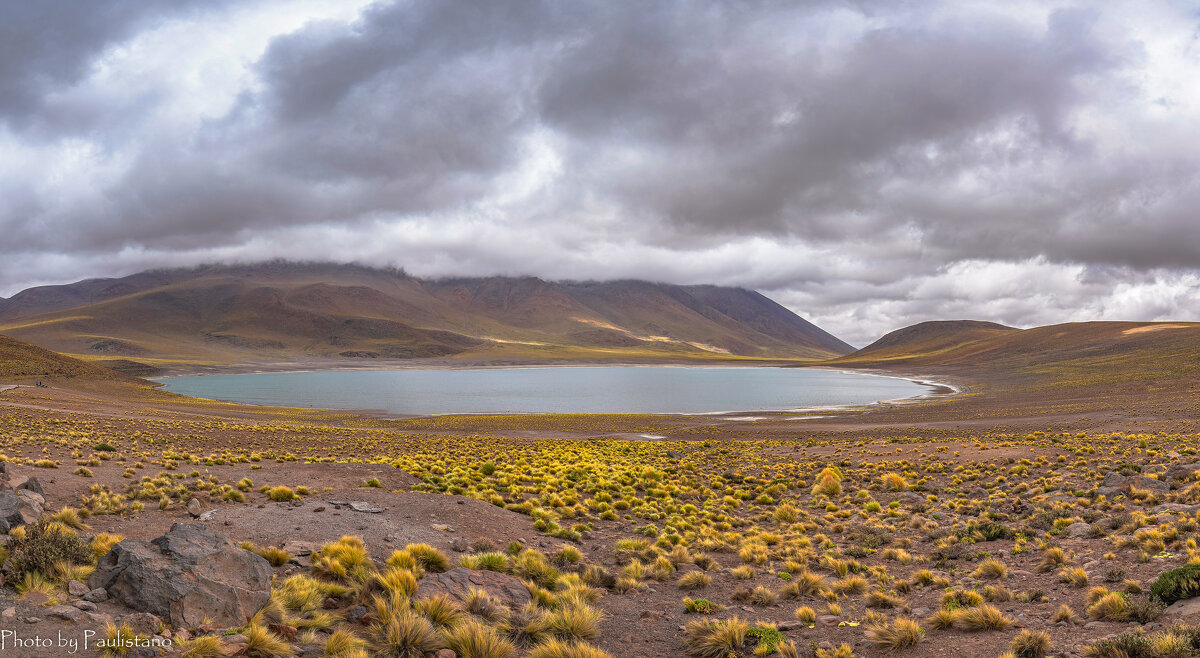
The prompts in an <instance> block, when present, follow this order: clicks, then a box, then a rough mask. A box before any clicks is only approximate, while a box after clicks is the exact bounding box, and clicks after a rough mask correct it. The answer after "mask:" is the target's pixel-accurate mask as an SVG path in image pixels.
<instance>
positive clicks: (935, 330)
mask: <svg viewBox="0 0 1200 658" xmlns="http://www.w3.org/2000/svg"><path fill="white" fill-rule="evenodd" d="M1014 331H1020V330H1019V329H1016V328H1014V327H1007V326H1005V325H1002V324H997V323H995V322H984V321H981V320H935V321H931V322H921V323H919V324H914V325H912V326H908V327H904V328H903V329H897V330H895V331H893V332H891V333H888V334H885V335H884V336H883V337H882V338H880V339H879V340H877V341H875V342H874V343H871V344H870V345H867V346H866V347H864V348H862V349H861V350H858V351H857V352H854V353H852V354H847V355H845V356H843V357H841V358H839V359H837V361H838V362H839V363H846V364H849V363H870V364H873V365H879V364H882V363H887V362H901V363H905V362H911V363H916V362H920V363H923V364H928V363H943V362H944V359H945V358H951V356H950V355H952V354H953V355H956V356H961V355H962V354H965V353H967V352H969V351H970V346H972V345H983V344H986V343H987V341H989V340H991V339H993V338H998V337H1000V336H1002V335H1005V334H1007V333H1010V332H1014Z"/></svg>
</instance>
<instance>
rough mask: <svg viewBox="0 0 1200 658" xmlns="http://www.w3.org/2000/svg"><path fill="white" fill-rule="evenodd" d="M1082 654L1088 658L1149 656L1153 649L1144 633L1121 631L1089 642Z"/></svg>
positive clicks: (1137, 657) (1145, 657)
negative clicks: (1118, 633)
mask: <svg viewBox="0 0 1200 658" xmlns="http://www.w3.org/2000/svg"><path fill="white" fill-rule="evenodd" d="M1083 655H1085V656H1087V657H1088V658H1151V657H1152V656H1154V655H1155V651H1154V647H1153V645H1152V644H1151V643H1150V640H1149V638H1147V637H1146V636H1145V635H1142V634H1141V633H1121V634H1120V635H1118V636H1116V637H1110V638H1105V639H1103V640H1099V641H1097V642H1093V643H1092V644H1089V645H1088V646H1087V647H1086V648H1085V649H1084V652H1083Z"/></svg>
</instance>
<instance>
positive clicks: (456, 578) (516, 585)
mask: <svg viewBox="0 0 1200 658" xmlns="http://www.w3.org/2000/svg"><path fill="white" fill-rule="evenodd" d="M472 587H477V588H479V589H482V590H484V591H485V592H487V593H488V594H490V595H491V596H492V597H494V598H496V599H497V600H499V601H500V602H501V603H504V604H506V605H508V606H509V607H510V608H513V609H517V608H521V607H523V606H524V605H525V604H526V603H529V601H530V600H531V598H530V596H529V590H528V589H526V588H525V586H524V585H522V584H521V581H519V580H517V579H516V578H513V577H511V576H506V575H504V574H502V573H496V572H495V571H472V570H470V569H466V568H464V567H455V568H453V569H451V570H449V571H447V572H445V573H434V574H429V575H427V576H425V577H424V578H422V579H421V585H420V586H419V587H418V588H417V596H416V598H417V599H424V598H428V597H430V596H433V595H435V594H439V593H445V594H447V595H449V596H451V597H453V598H455V599H458V600H459V601H462V600H463V599H464V598H465V597H466V595H467V592H468V591H469V590H470V589H471V588H472Z"/></svg>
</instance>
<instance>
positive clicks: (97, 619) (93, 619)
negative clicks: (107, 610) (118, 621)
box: [83, 612, 113, 626]
mask: <svg viewBox="0 0 1200 658" xmlns="http://www.w3.org/2000/svg"><path fill="white" fill-rule="evenodd" d="M83 614H84V616H86V617H87V619H88V622H90V623H92V624H94V625H96V626H106V625H108V624H111V623H113V618H112V615H106V614H104V613H103V612H85V613H83Z"/></svg>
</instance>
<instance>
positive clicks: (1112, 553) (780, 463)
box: [0, 403, 1200, 658]
mask: <svg viewBox="0 0 1200 658" xmlns="http://www.w3.org/2000/svg"><path fill="white" fill-rule="evenodd" d="M197 404H198V406H200V403H197ZM276 413H278V417H277V418H275V419H274V420H268V421H262V420H228V419H219V418H211V419H202V420H196V419H170V418H165V419H164V418H158V419H155V418H138V419H124V418H112V417H101V416H95V415H87V414H74V413H57V412H46V411H40V410H27V409H18V408H8V407H5V408H0V422H2V425H0V427H2V428H3V429H0V451H2V452H3V456H2V457H0V458H3V459H5V460H7V461H9V462H10V463H14V464H22V465H28V466H33V467H36V468H45V469H48V470H49V469H57V470H59V471H65V472H70V473H73V475H72V476H69V477H78V478H85V479H86V478H88V477H91V475H92V472H91V470H92V469H96V468H99V467H101V466H104V465H117V466H118V467H120V468H123V469H125V470H124V476H125V477H124V480H125V485H124V486H121V487H110V486H105V485H97V486H94V487H92V488H91V489H90V490H89V491H88V492H87V493H86V494H85V495H83V496H82V497H81V499H80V500H79V503H78V505H75V506H70V507H69V508H67V509H63V510H60V511H58V512H56V513H55V514H53V515H51V516H50V519H49V520H50V522H51V523H54V524H57V525H55V526H54V527H55V528H56V529H57V531H60V532H64V533H70V534H78V535H80V536H81V537H86V535H87V534H88V530H87V527H86V525H85V524H86V522H87V521H88V519H90V518H94V517H100V516H104V515H121V516H125V517H129V518H131V519H136V518H137V517H138V515H140V514H150V513H153V512H154V511H155V510H174V509H180V508H181V507H183V506H185V505H186V504H187V502H188V501H189V500H190V499H191V498H193V497H196V496H204V497H205V498H206V499H207V500H210V501H215V502H216V504H224V505H248V504H258V503H262V502H270V501H286V500H290V499H292V498H295V497H304V496H307V495H311V493H312V492H311V489H313V488H316V487H319V485H320V483H319V482H315V483H314V482H309V483H301V482H281V481H279V479H278V478H277V477H274V476H272V469H273V468H274V467H276V466H277V465H284V464H289V463H295V462H308V463H325V462H338V463H368V464H382V465H387V466H390V467H394V468H396V469H399V470H401V471H404V472H405V473H408V474H411V475H412V476H414V477H415V478H417V479H418V480H419V484H417V485H415V486H413V487H412V490H414V491H425V492H431V493H445V494H458V495H463V496H470V497H474V498H478V499H480V500H484V501H487V502H489V503H491V504H493V505H496V506H498V507H502V508H504V509H507V510H510V511H512V512H515V513H518V514H522V515H525V516H526V517H528V522H529V524H530V526H531V527H532V528H534V529H536V530H537V531H539V532H541V533H543V534H544V535H547V536H550V537H553V538H556V539H557V540H559V541H561V546H560V547H559V548H557V549H554V550H552V551H541V550H538V549H536V548H533V547H531V546H507V547H504V546H500V547H496V546H480V547H478V549H477V550H475V551H474V552H471V553H468V554H465V555H463V556H462V557H461V558H460V562H461V565H462V566H466V567H468V568H472V569H488V570H493V571H499V572H503V573H507V574H511V575H514V576H516V577H519V578H521V579H522V580H523V581H524V582H525V583H526V587H527V588H528V589H529V591H530V592H531V594H532V597H533V603H532V604H531V605H530V606H529V607H528V608H526V609H520V610H512V609H507V608H505V607H504V606H503V605H502V604H501V603H499V602H497V601H494V600H490V599H489V598H488V597H487V596H486V595H485V594H483V593H474V594H472V596H471V598H470V599H469V600H468V601H467V602H466V603H456V602H454V601H451V600H449V599H435V600H425V601H420V602H418V601H415V600H414V596H413V595H414V592H415V589H416V586H417V585H418V584H419V581H420V580H421V579H422V577H423V576H424V575H425V574H427V573H430V572H436V571H439V570H444V569H446V568H449V566H451V564H450V562H449V558H448V557H447V556H445V555H444V554H442V553H441V552H439V551H438V550H437V549H433V548H431V547H427V546H421V545H415V546H408V547H406V548H404V549H401V550H399V551H395V552H394V553H392V554H391V555H387V556H384V555H375V556H372V555H370V554H369V551H368V550H367V548H366V547H365V546H363V545H362V542H361V541H360V540H358V539H356V538H354V537H346V538H344V539H342V540H341V541H339V542H335V543H333V544H331V545H329V546H326V547H325V548H323V549H322V550H321V551H320V553H319V554H318V555H317V556H316V557H315V559H314V560H313V566H312V568H311V569H310V570H309V571H308V572H307V573H305V574H300V575H295V576H292V577H290V578H288V579H286V580H280V581H279V582H277V583H276V588H275V593H274V596H273V599H272V603H271V604H269V605H268V606H267V607H266V608H264V610H263V611H262V612H260V614H259V615H258V616H257V617H256V618H255V619H254V620H252V621H251V622H250V624H248V625H247V626H246V627H245V628H243V629H240V631H241V633H242V634H243V635H245V636H246V637H248V638H251V637H252V638H255V641H256V642H258V643H259V645H260V646H261V650H260V653H261V655H273V654H276V653H277V654H286V653H287V652H288V651H290V650H291V648H292V645H294V644H298V643H299V644H303V643H321V644H323V645H324V651H325V654H326V655H346V656H350V655H367V653H368V652H380V653H387V655H420V654H419V653H412V654H404V653H403V652H404V651H418V650H419V651H429V650H432V649H436V648H440V647H449V648H452V649H454V650H455V651H458V652H459V655H478V656H516V655H528V656H538V657H541V656H604V655H610V654H608V653H606V652H605V651H604V650H602V649H600V648H598V646H596V643H597V642H599V641H600V639H601V638H603V634H604V633H605V630H604V623H603V620H604V617H605V612H604V611H605V607H606V605H607V603H608V602H610V601H611V600H612V598H611V597H621V596H626V595H629V594H631V593H638V592H642V593H645V592H647V591H648V589H650V588H653V589H655V590H658V591H667V592H671V591H674V592H675V593H676V594H675V596H676V600H677V603H676V605H678V606H679V608H680V609H681V610H684V611H686V612H687V613H688V614H691V615H694V616H695V617H696V619H698V620H699V621H696V622H693V623H691V624H689V625H688V626H687V629H686V632H685V633H684V634H683V638H682V639H681V640H680V642H681V644H679V646H678V651H679V652H681V653H686V654H687V655H691V656H699V657H708V656H712V657H714V658H716V657H718V656H721V657H724V656H747V655H752V654H753V655H763V656H766V655H782V656H790V655H813V656H822V655H824V656H851V655H854V652H853V650H852V648H851V645H852V644H853V643H854V641H855V640H864V641H865V642H866V646H867V647H871V648H873V649H872V650H875V649H886V650H888V651H898V652H905V651H915V650H919V649H920V647H921V646H924V645H925V644H926V643H930V642H937V641H938V639H939V638H944V639H945V640H946V641H954V642H958V641H960V636H962V635H965V636H966V637H969V638H984V639H985V640H986V641H990V642H991V644H988V645H987V646H997V647H1001V648H1002V649H1007V648H1009V644H1010V643H1011V645H1012V647H1013V649H1012V650H1013V651H1014V654H1013V655H1045V654H1046V651H1047V650H1048V649H1049V648H1050V647H1053V648H1054V649H1056V650H1057V649H1067V648H1070V647H1069V646H1059V645H1058V644H1057V642H1059V641H1062V642H1076V641H1080V639H1081V638H1082V641H1083V643H1084V644H1085V645H1086V650H1085V651H1086V652H1089V653H1088V655H1093V656H1114V657H1115V656H1120V655H1142V656H1173V655H1190V654H1187V653H1171V652H1172V651H1177V650H1179V651H1184V650H1186V651H1195V650H1196V649H1197V648H1200V633H1197V632H1196V630H1195V629H1194V628H1191V627H1177V628H1176V627H1163V628H1160V629H1158V630H1155V631H1147V630H1139V629H1142V625H1143V624H1147V623H1150V622H1151V621H1153V620H1154V619H1155V618H1157V617H1158V616H1159V615H1161V614H1162V611H1163V607H1164V603H1165V601H1164V600H1163V598H1162V597H1161V596H1157V595H1155V594H1152V593H1151V590H1152V589H1153V586H1154V585H1155V583H1156V582H1158V581H1157V580H1156V578H1158V575H1159V574H1160V573H1161V572H1163V571H1165V570H1167V569H1168V568H1171V567H1179V568H1184V569H1188V568H1191V567H1190V566H1189V565H1200V547H1198V546H1197V533H1198V532H1200V472H1191V471H1186V470H1185V472H1183V473H1182V474H1181V477H1179V478H1178V479H1177V480H1176V481H1174V482H1172V483H1170V488H1169V489H1168V490H1166V491H1162V490H1161V489H1162V487H1161V486H1157V485H1155V483H1156V482H1163V483H1165V482H1167V480H1166V474H1167V470H1168V469H1169V468H1170V467H1172V466H1178V465H1181V464H1192V463H1195V462H1200V457H1197V456H1196V453H1197V450H1196V447H1197V446H1198V445H1200V444H1198V443H1197V440H1198V439H1200V437H1198V436H1196V435H1191V434H1168V433H1141V434H1126V433H1101V434H1089V433H1083V432H1077V433H1061V432H1055V433H1046V432H979V433H973V434H960V435H956V436H949V437H948V436H939V437H937V438H936V439H931V438H930V437H928V436H921V435H913V436H891V437H888V438H880V437H874V436H870V435H865V434H853V433H851V434H846V435H844V436H824V437H805V436H797V437H795V438H788V439H781V438H775V439H761V440H754V441H736V440H735V441H730V440H714V439H710V440H691V441H658V442H644V441H624V440H612V439H603V438H598V439H597V438H592V439H545V438H536V437H521V436H500V435H494V434H493V435H483V434H471V433H469V432H470V431H471V430H472V428H473V427H474V426H473V425H470V424H469V423H468V421H471V422H484V423H487V424H489V425H491V426H492V427H496V426H497V425H502V426H504V427H506V428H510V429H511V430H512V431H515V430H518V429H535V430H537V429H542V428H545V427H548V426H550V427H559V426H563V425H564V424H565V425H567V426H569V425H572V424H578V425H585V426H591V427H593V428H603V427H607V426H610V425H611V424H612V423H614V420H613V419H610V418H604V417H591V418H588V417H583V416H578V417H575V416H572V417H568V418H559V419H555V420H554V422H553V423H550V419H549V418H538V417H532V418H530V417H512V418H507V419H492V418H485V419H479V418H476V417H460V418H448V419H441V420H434V419H418V420H413V421H403V422H401V423H399V424H398V425H396V426H381V427H347V426H344V424H343V422H342V421H343V420H347V419H348V418H341V419H339V420H335V421H331V420H330V416H328V415H326V416H322V415H321V414H319V413H316V412H308V411H305V410H293V411H277V412H276ZM630 422H632V423H633V424H635V425H636V424H638V423H644V424H645V426H646V427H656V426H657V425H656V423H659V422H660V420H659V419H658V418H656V417H648V418H645V419H641V418H633V419H630V418H624V419H620V423H619V424H621V425H622V426H626V425H628V424H629V423H630ZM446 428H452V429H453V430H456V432H455V433H451V434H443V433H442V432H443V431H445V429H446ZM506 431H508V430H506ZM228 464H250V465H252V467H261V470H259V471H258V472H261V473H262V476H261V477H256V478H255V479H256V480H257V482H255V481H250V480H249V478H244V479H242V480H239V481H223V480H222V479H221V477H220V476H219V475H218V474H217V473H218V470H219V468H218V467H221V466H224V465H228ZM1110 473H1117V474H1121V475H1126V476H1140V477H1145V478H1146V480H1135V482H1134V484H1133V485H1132V486H1130V487H1129V488H1128V489H1127V490H1126V491H1122V492H1119V493H1111V492H1110V493H1109V494H1108V495H1101V494H1100V493H1098V491H1097V488H1098V487H1099V486H1100V485H1101V484H1102V483H1103V481H1104V479H1105V477H1106V476H1108V475H1109V474H1110ZM60 477H61V476H60ZM1078 524H1083V526H1080V525H1078ZM1080 527H1085V530H1084V531H1083V532H1082V533H1080V532H1076V531H1075V529H1076V528H1080ZM1068 528H1071V529H1072V531H1071V532H1068ZM24 532H25V531H24V530H18V531H16V534H17V535H21V534H22V533H24ZM585 533H586V534H587V535H592V536H596V535H599V536H603V537H605V538H606V540H605V541H606V544H605V545H604V547H603V548H604V550H603V551H602V552H599V553H597V552H587V553H585V552H582V551H580V550H578V549H577V548H575V546H576V543H577V542H579V541H580V540H581V538H583V537H584V536H585ZM115 539H116V538H114V537H111V536H104V535H99V536H97V537H95V538H93V539H92V540H91V541H90V542H89V547H90V549H92V550H91V555H93V556H94V555H102V554H103V553H104V552H105V551H106V550H107V547H108V546H111V544H112V543H113V542H114V541H115ZM248 548H250V549H251V550H254V551H255V552H259V553H260V554H262V555H264V557H267V558H268V559H269V560H271V561H272V562H277V563H282V562H284V561H286V557H285V556H283V555H280V553H279V549H278V548H276V547H260V546H253V545H250V546H248ZM87 562H88V560H84V561H82V562H81V563H78V564H64V565H61V566H59V567H58V568H57V570H55V571H54V572H53V573H41V572H27V573H29V574H30V575H29V580H28V581H25V580H20V579H18V580H20V582H21V583H22V584H21V587H23V588H24V589H25V590H29V589H31V588H32V589H38V590H39V591H42V590H44V591H47V592H50V593H51V594H55V593H61V587H62V586H63V584H64V583H65V582H66V581H65V578H66V575H72V577H78V576H79V575H80V574H81V573H84V572H86V570H87V569H88V568H89V565H88V563H87ZM606 562H607V564H605V563H606ZM1197 569H1198V570H1200V567H1197ZM1014 574H1019V575H1014ZM14 575H15V574H14ZM21 578H24V575H21ZM39 579H40V580H39ZM1160 580H1161V579H1160ZM1185 582H1190V581H1185ZM1182 587H1185V588H1186V587H1191V585H1186V584H1185V585H1183V586H1182ZM1158 589H1162V588H1161V587H1159V588H1158ZM1197 591H1200V588H1198V589H1197ZM1051 596H1052V597H1054V598H1055V599H1056V601H1059V602H1061V603H1060V604H1059V605H1049V604H1048V603H1046V601H1047V600H1048V599H1049V598H1050V597H1051ZM328 599H333V601H334V605H332V607H329V608H326V607H325V604H324V603H323V602H324V601H326V600H328ZM780 602H784V603H786V604H787V605H788V606H790V607H792V608H794V614H791V615H789V616H790V617H792V618H793V619H794V620H795V621H796V625H795V626H794V627H793V628H792V629H791V630H788V631H787V632H781V631H779V630H778V629H777V628H776V627H775V626H773V625H772V624H773V623H775V622H777V621H778V620H777V619H775V620H772V619H770V614H769V613H770V611H774V610H777V607H776V606H777V605H778V604H779V603H780ZM1013 603H1019V604H1020V605H1021V606H1022V608H1021V609H1022V610H1023V611H1024V612H1023V613H1022V614H1023V615H1024V616H1026V617H1027V619H1026V621H1025V623H1024V624H1022V625H1024V626H1029V627H1031V628H1029V629H1022V630H1021V631H1020V632H1019V633H1018V632H1017V631H1016V630H1015V629H1012V627H1013V626H1014V624H1015V623H1016V620H1015V619H1014V617H1013V616H1012V614H1011V613H1006V612H1003V611H1002V610H1001V609H1000V608H999V607H998V606H1001V605H1011V604H1013ZM356 605H365V606H366V607H367V608H369V610H370V614H371V615H372V617H371V621H370V623H368V624H366V625H363V624H348V623H345V622H344V620H343V616H344V615H345V614H346V613H347V611H348V610H349V609H350V608H352V607H354V606H356ZM743 607H748V608H749V609H750V610H752V611H755V612H752V613H750V617H751V619H748V620H743V619H741V618H739V617H738V616H737V615H744V614H745V612H744V611H742V610H741V609H742V608H743ZM919 608H927V609H928V612H926V613H924V614H921V615H918V614H915V613H914V610H917V609H919ZM734 612H736V613H737V615H734V614H731V613H734ZM756 616H761V618H760V619H758V620H754V619H753V618H754V617H756ZM818 618H822V619H823V621H822V622H820V623H823V624H827V625H828V628H829V629H830V630H828V631H827V632H828V633H829V634H830V636H831V637H835V638H837V639H838V642H837V646H835V647H834V648H833V649H823V648H821V647H819V646H817V645H816V643H815V641H813V642H812V644H811V645H810V644H809V643H807V642H805V640H804V636H805V632H806V631H811V633H814V634H815V633H819V632H821V631H820V630H818V629H821V628H826V627H824V626H819V625H818ZM828 618H833V621H832V622H830V621H828ZM1063 619H1065V620H1067V623H1066V624H1063V625H1057V626H1055V625H1053V624H1054V622H1055V621H1059V620H1063ZM1089 620H1102V621H1105V622H1107V623H1111V624H1114V625H1115V628H1117V629H1119V630H1123V631H1125V635H1118V636H1116V637H1115V638H1109V639H1103V638H1101V637H1099V636H1097V635H1095V634H1091V635H1089V634H1088V633H1086V632H1085V631H1084V630H1083V627H1082V624H1083V623H1084V622H1086V621H1089ZM323 628H324V629H334V631H335V632H333V633H332V634H329V633H321V632H319V631H320V630H321V629H323ZM796 629H799V633H797V632H796ZM119 630H120V629H117V631H119ZM196 630H197V631H198V632H199V635H200V637H199V638H197V639H195V640H192V641H191V642H192V644H190V645H188V646H189V647H190V648H189V650H190V651H193V653H192V654H191V655H210V654H208V653H205V652H206V651H207V649H205V648H204V647H205V646H208V645H206V644H205V643H206V642H209V643H211V641H210V640H207V639H205V638H206V637H213V636H211V635H205V634H204V633H203V629H196ZM810 637H811V636H810ZM842 639H844V640H845V642H844V643H843V642H842V641H841V640H842ZM985 640H979V639H975V640H971V641H977V642H979V641H985ZM1010 641H1011V642H1010ZM843 644H844V648H842V645H843ZM1039 647H1043V648H1039ZM1130 647H1134V648H1135V650H1136V651H1141V652H1142V653H1136V652H1134V653H1130V651H1129V649H1130ZM1147 647H1148V648H1147ZM1171 647H1175V649H1172V648H1171ZM1181 647H1182V649H1181ZM1122 651H1124V652H1125V653H1120V652H1122ZM998 653H1000V651H992V654H998ZM872 655H873V654H872Z"/></svg>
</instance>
